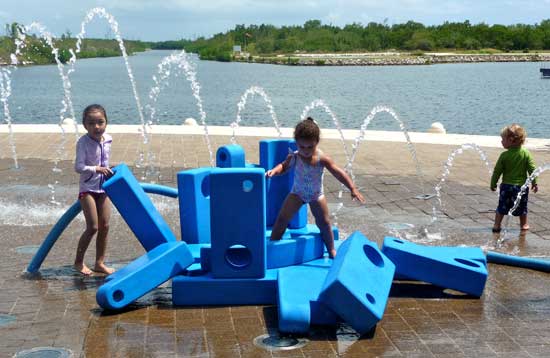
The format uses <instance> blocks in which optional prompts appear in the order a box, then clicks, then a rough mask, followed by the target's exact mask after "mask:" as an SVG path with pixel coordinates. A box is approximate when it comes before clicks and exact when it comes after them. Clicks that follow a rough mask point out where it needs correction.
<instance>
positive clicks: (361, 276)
mask: <svg viewBox="0 0 550 358" xmlns="http://www.w3.org/2000/svg"><path fill="white" fill-rule="evenodd" d="M394 272H395V265H394V264H393V263H392V262H391V261H390V260H389V259H388V258H387V257H386V256H385V255H384V254H383V253H382V252H380V250H378V246H377V245H376V243H374V242H371V241H369V240H368V239H367V238H366V237H365V236H363V235H362V234H361V233H360V232H357V231H356V232H354V233H353V234H351V236H350V237H349V238H348V239H347V240H345V241H344V242H342V244H341V245H340V248H339V249H338V254H337V255H336V258H335V259H334V260H333V263H332V267H331V268H330V270H329V272H328V274H327V278H326V280H325V282H324V284H323V289H322V292H321V295H320V300H321V301H322V302H325V303H326V304H327V305H328V306H329V307H330V308H331V309H332V310H333V311H334V312H336V313H337V314H338V315H339V316H340V317H341V318H342V319H343V320H344V321H346V322H347V323H348V324H349V325H350V326H352V327H353V329H355V330H356V331H357V332H359V333H361V334H364V333H367V332H368V331H369V330H371V329H372V328H373V327H374V326H375V325H376V323H377V322H378V321H380V320H381V319H382V315H383V314H384V310H385V308H386V303H387V302H388V296H389V293H390V288H391V284H392V281H393V274H394Z"/></svg>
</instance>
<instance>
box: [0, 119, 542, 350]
mask: <svg viewBox="0 0 550 358" xmlns="http://www.w3.org/2000/svg"><path fill="white" fill-rule="evenodd" d="M4 128H5V126H4ZM112 128H113V130H112V131H110V132H111V133H113V138H114V144H113V158H112V163H111V164H116V163H119V162H126V163H127V164H129V165H130V166H132V167H133V170H134V172H135V173H136V176H138V177H139V176H145V173H144V171H143V169H141V168H137V167H136V166H135V163H136V160H137V158H138V153H139V152H140V151H143V150H144V149H146V148H145V147H144V145H143V144H142V139H141V135H140V134H139V133H137V130H136V131H135V132H132V133H120V132H122V130H121V131H120V132H119V131H117V130H115V126H112ZM109 129H111V127H109ZM133 130H135V128H133V129H132V131H133ZM241 130H242V132H243V133H244V132H246V133H250V134H256V135H257V136H263V135H264V134H263V133H260V132H258V131H257V130H250V132H248V131H249V129H239V130H238V131H241ZM174 132H175V130H174ZM215 132H216V129H212V131H211V133H212V134H216V133H215ZM220 133H221V134H223V133H225V134H227V129H225V131H223V130H221V131H220ZM284 133H285V132H284ZM238 134H240V135H239V137H238V138H237V142H238V143H239V144H241V145H242V146H243V147H244V148H245V150H246V153H247V160H248V161H249V162H252V163H255V162H257V161H258V153H257V152H258V140H259V139H260V137H255V136H245V135H243V134H242V133H241V132H238ZM285 134H288V133H285ZM333 134H334V133H330V135H327V136H326V137H325V139H323V140H322V142H321V148H322V149H323V150H324V151H325V152H326V153H328V154H329V155H331V156H332V157H333V158H334V159H335V160H336V162H337V163H338V164H339V165H341V166H344V165H345V164H346V157H345V153H344V151H343V149H342V148H343V145H342V143H341V141H340V140H338V139H329V138H332V135H333ZM267 135H269V136H271V137H273V136H275V133H272V134H267ZM402 135H403V134H402V133H395V134H387V133H380V132H379V133H376V132H372V133H371V132H369V135H368V136H367V141H364V142H361V143H360V145H359V149H358V154H357V157H356V160H355V162H354V164H353V168H354V170H353V171H354V174H355V176H356V182H357V184H358V185H359V186H360V188H361V190H362V192H363V193H364V194H365V196H366V199H367V204H366V206H360V205H358V204H357V203H355V202H351V200H349V198H348V197H346V194H345V193H344V197H343V199H338V197H337V196H338V191H339V189H340V186H339V185H338V183H337V182H336V181H335V180H334V179H333V178H331V177H330V175H328V174H327V176H326V178H327V179H326V191H327V192H328V193H329V194H328V198H329V202H330V208H331V210H332V211H333V212H334V213H335V214H336V217H335V218H334V219H333V220H334V221H335V222H337V223H338V225H339V227H340V231H341V233H342V235H343V236H344V237H345V236H347V235H348V234H349V233H351V232H353V231H354V230H360V231H362V232H363V233H364V234H365V235H367V236H368V237H369V238H370V239H371V240H375V241H377V242H379V243H380V242H381V241H382V240H383V238H384V236H386V235H392V236H398V237H402V238H405V239H409V240H414V241H417V242H423V243H426V244H429V245H459V244H466V245H472V246H482V247H483V248H485V249H491V250H495V251H500V252H505V253H513V254H517V255H521V256H542V257H548V256H550V200H549V199H550V195H549V194H548V193H550V189H549V188H550V175H549V173H543V174H542V176H541V177H540V179H539V187H540V192H539V193H538V194H536V195H532V194H530V204H529V208H530V214H529V219H530V224H531V230H530V232H528V233H526V234H521V233H520V232H519V230H517V227H518V223H517V220H510V230H508V232H507V233H506V235H504V234H501V235H497V236H494V235H493V234H492V233H491V231H490V228H491V225H492V219H493V216H494V208H495V207H496V203H497V198H496V194H495V193H493V192H491V191H490V190H489V189H488V182H489V170H490V169H492V168H487V167H486V165H485V164H484V163H483V162H482V161H481V160H480V157H479V154H478V153H477V152H474V151H468V150H467V151H465V152H464V154H462V155H457V157H456V159H455V162H454V165H453V166H452V168H451V173H450V174H449V176H448V179H447V180H446V182H445V183H444V185H443V187H442V202H443V208H439V206H436V213H437V217H438V220H437V221H436V222H435V223H433V224H430V221H431V216H432V211H433V208H434V204H435V200H434V199H432V200H420V199H416V196H418V195H420V194H423V193H432V192H433V191H434V190H433V187H434V186H435V185H436V184H437V183H438V182H439V179H440V178H441V175H442V171H443V163H444V162H445V161H446V160H447V157H448V156H449V154H450V153H451V152H452V151H453V150H455V149H456V148H457V146H458V145H459V144H461V143H471V142H474V143H476V142H478V141H479V143H480V145H482V148H483V150H484V151H485V152H486V153H487V157H488V159H489V161H490V163H491V166H492V164H493V163H494V162H495V161H496V159H497V157H498V154H499V153H500V152H501V150H502V149H501V148H498V143H499V141H498V138H496V144H495V138H494V137H489V138H487V137H480V138H476V137H468V136H461V137H460V139H453V138H454V137H453V136H449V135H444V136H439V137H431V138H437V140H436V139H433V140H431V141H430V140H428V139H426V140H420V139H419V138H421V137H422V136H416V137H415V135H411V138H413V142H414V149H415V155H416V157H417V159H418V161H419V163H420V168H421V171H422V176H423V177H422V179H419V177H418V176H417V167H416V166H415V164H414V161H413V159H412V155H411V148H410V147H409V146H407V144H406V143H404V142H403V141H402V140H399V141H397V140H396V141H390V140H393V139H394V138H397V137H401V136H402ZM371 136H372V137H374V138H375V139H376V140H375V139H372V140H371ZM354 137H355V136H354V135H351V136H346V138H349V140H348V141H347V146H348V147H349V148H351V145H352V142H351V139H352V138H354ZM74 138H75V137H74V135H72V134H69V135H67V137H66V142H65V143H64V144H63V150H61V151H59V150H58V149H59V148H60V144H61V143H62V141H61V136H60V135H59V132H51V133H47V132H45V131H42V133H24V132H22V131H20V132H16V135H15V142H16V148H17V154H18V161H19V165H20V169H13V163H14V162H13V158H12V156H11V150H10V145H9V138H8V136H7V134H6V133H5V132H4V133H0V172H1V173H2V175H0V238H1V240H2V244H3V249H2V251H1V253H0V337H1V339H0V341H1V344H0V357H11V356H13V355H14V354H15V353H17V352H20V351H22V350H25V349H32V348H35V347H60V348H64V349H68V350H71V351H72V352H73V353H74V356H76V357H80V356H81V357H108V356H118V357H340V356H341V357H371V356H372V357H374V356H392V357H402V356H406V357H472V356H482V355H483V356H487V357H548V356H550V314H549V311H550V284H549V283H550V276H548V274H545V273H540V272H536V271H532V270H527V269H519V268H511V267H505V266H497V265H492V264H490V265H489V280H488V282H487V286H486V289H485V293H484V295H483V296H482V297H481V298H480V299H475V298H471V297H468V296H463V295H461V294H460V293H458V292H454V291H450V290H444V289H441V288H438V287H435V286H431V285H425V284H418V283H412V282H405V281H402V282H399V283H396V284H395V285H394V287H393V289H392V292H391V298H390V301H389V304H388V306H387V308H386V313H385V315H384V318H383V320H382V321H381V322H380V324H379V325H378V327H377V329H376V332H375V333H374V335H373V336H372V337H358V336H357V334H356V333H355V332H354V331H353V330H351V329H350V328H349V327H348V326H346V325H344V324H342V325H339V326H338V327H336V328H334V327H332V328H324V327H315V328H314V329H312V331H311V332H310V334H309V335H308V336H306V337H305V338H306V339H307V340H308V342H307V344H306V345H305V346H304V347H303V348H299V349H295V350H289V351H271V352H270V351H266V350H264V349H262V348H259V347H257V346H255V345H254V344H253V341H254V338H256V337H258V336H260V335H262V334H273V333H275V332H276V328H277V309H276V307H273V306H235V307H194V308H178V307H173V306H172V304H171V288H170V285H169V284H167V285H164V286H163V287H161V288H159V289H157V290H155V291H153V292H152V293H151V294H149V295H147V296H146V297H144V298H142V299H140V300H138V301H137V302H135V303H134V304H132V305H131V306H130V307H129V308H128V309H126V310H124V311H123V312H118V313H108V312H104V311H102V310H101V309H100V308H99V307H98V305H97V303H96V302H95V292H96V290H97V287H98V286H99V285H101V283H102V280H103V277H101V276H92V277H88V278H83V277H80V276H79V275H77V274H75V273H74V271H72V270H71V266H70V265H71V263H72V260H73V259H74V252H75V250H76V243H77V240H78V237H79V235H80V233H81V231H82V230H83V228H84V221H83V219H82V217H81V216H80V217H78V218H77V219H76V220H75V221H74V222H73V223H72V224H71V225H70V226H69V228H68V229H67V230H66V232H65V233H64V235H63V236H62V237H61V238H60V239H59V241H58V243H57V244H56V246H55V247H54V249H53V250H52V252H51V253H50V255H49V256H48V258H47V259H46V261H45V262H44V264H43V267H42V269H41V274H40V275H39V276H38V277H32V278H31V277H28V276H26V275H24V274H23V271H24V270H25V268H26V266H27V264H28V263H29V261H30V259H31V258H32V250H33V249H34V248H35V246H36V245H39V244H40V243H41V242H42V241H43V239H44V237H45V236H46V234H47V233H48V231H49V230H50V229H51V227H52V225H53V224H55V222H56V221H57V218H58V217H59V216H60V215H61V214H62V213H63V212H64V211H65V210H66V209H67V208H68V207H69V206H70V205H71V204H72V203H73V202H74V201H75V200H76V195H77V190H78V189H77V182H78V181H77V180H78V177H77V175H76V174H75V173H74V172H73V170H72V166H73V155H74ZM336 138H338V137H337V136H336ZM428 138H430V137H428ZM210 139H211V145H212V147H213V148H214V149H215V148H217V147H218V146H220V145H224V144H228V143H229V139H230V138H229V137H228V136H227V135H212V136H211V137H210ZM415 139H417V140H418V141H415ZM434 142H435V143H448V144H433V143H434ZM535 142H536V143H535ZM491 143H492V144H491ZM529 144H530V148H531V150H532V152H533V154H534V157H535V160H536V161H537V164H538V165H542V164H543V163H550V151H549V147H548V146H547V144H548V141H547V140H540V141H535V140H532V141H530V143H529ZM150 148H151V152H152V153H154V159H153V162H154V164H155V171H154V172H153V173H152V174H151V173H149V174H148V175H147V177H148V179H154V180H155V181H156V182H159V183H161V184H164V185H169V186H175V174H176V173H177V172H178V171H180V170H183V169H188V168H193V167H198V166H209V164H210V157H209V154H208V151H207V150H206V145H205V141H204V137H203V136H202V135H201V134H200V132H199V133H195V134H177V133H174V134H158V133H157V134H155V135H153V137H152V142H151V145H150ZM58 153H61V155H60V154H58ZM56 161H57V164H55V162H56ZM138 162H139V160H138ZM54 167H55V168H57V169H60V170H56V171H53V170H52V169H53V168H54ZM48 185H51V187H48ZM52 190H53V192H52ZM52 195H53V196H54V199H55V201H57V202H59V203H60V204H59V205H58V206H54V205H52V204H49V203H48V201H49V200H50V199H51V197H52ZM154 202H155V204H156V206H157V207H158V208H159V210H160V212H161V213H162V215H163V216H164V217H165V218H166V220H167V221H168V223H169V224H170V226H171V227H172V228H173V231H174V233H176V234H177V235H178V236H179V231H180V229H179V217H178V215H179V214H178V207H177V202H176V201H174V199H170V198H154ZM340 202H342V203H343V204H344V207H343V208H342V209H341V210H337V207H338V203H340ZM27 252H31V253H27ZM142 253H143V249H142V248H141V247H140V245H139V243H138V242H137V240H136V239H135V238H134V237H133V235H132V233H131V232H130V231H129V229H128V228H127V226H126V224H125V223H124V222H123V221H122V219H121V218H120V216H119V215H118V213H116V212H114V213H113V216H112V221H111V234H110V243H109V250H108V260H109V262H110V263H111V264H112V265H114V266H115V267H117V268H120V267H122V266H123V265H125V264H126V263H127V262H129V261H131V260H133V259H134V258H136V257H137V256H139V255H141V254H142ZM93 257H94V247H93V245H91V247H90V249H89V250H88V254H87V262H88V263H89V264H91V263H92V262H93Z"/></svg>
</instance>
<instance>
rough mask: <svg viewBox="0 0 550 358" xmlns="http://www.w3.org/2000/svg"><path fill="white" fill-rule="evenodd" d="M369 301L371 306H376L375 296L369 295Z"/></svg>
mask: <svg viewBox="0 0 550 358" xmlns="http://www.w3.org/2000/svg"><path fill="white" fill-rule="evenodd" d="M367 300H368V301H369V302H370V303H371V304H375V303H376V300H375V299H374V296H373V295H371V294H370V293H367Z"/></svg>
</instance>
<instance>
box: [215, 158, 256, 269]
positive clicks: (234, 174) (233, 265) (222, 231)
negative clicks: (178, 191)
mask: <svg viewBox="0 0 550 358" xmlns="http://www.w3.org/2000/svg"><path fill="white" fill-rule="evenodd" d="M210 232H211V239H210V240H211V245H212V250H211V255H210V262H211V266H212V275H213V276H214V277H218V278H235V277H249V278H252V277H256V278H259V277H263V276H264V274H265V270H266V248H265V247H266V242H265V171H264V170H263V169H260V168H215V169H213V170H212V173H211V174H210Z"/></svg>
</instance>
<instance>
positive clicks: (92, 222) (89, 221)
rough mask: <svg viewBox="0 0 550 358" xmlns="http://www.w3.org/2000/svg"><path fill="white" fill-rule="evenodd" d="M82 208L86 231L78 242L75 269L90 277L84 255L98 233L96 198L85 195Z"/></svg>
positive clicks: (81, 201) (81, 202)
mask: <svg viewBox="0 0 550 358" xmlns="http://www.w3.org/2000/svg"><path fill="white" fill-rule="evenodd" d="M80 206H81V207H82V212H83V213H84V218H85V219H86V230H84V232H83V233H82V235H81V236H80V239H79V240H78V246H77V249H76V257H75V260H74V268H75V269H76V270H78V271H79V272H80V273H82V274H84V275H90V274H91V273H92V270H90V268H88V266H86V265H85V264H84V255H85V254H86V250H87V249H88V246H89V245H90V241H91V240H92V238H93V237H94V235H95V234H96V233H97V225H98V224H97V223H98V218H97V209H96V203H95V200H94V198H93V197H92V196H91V195H85V196H84V197H83V198H82V199H80Z"/></svg>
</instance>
